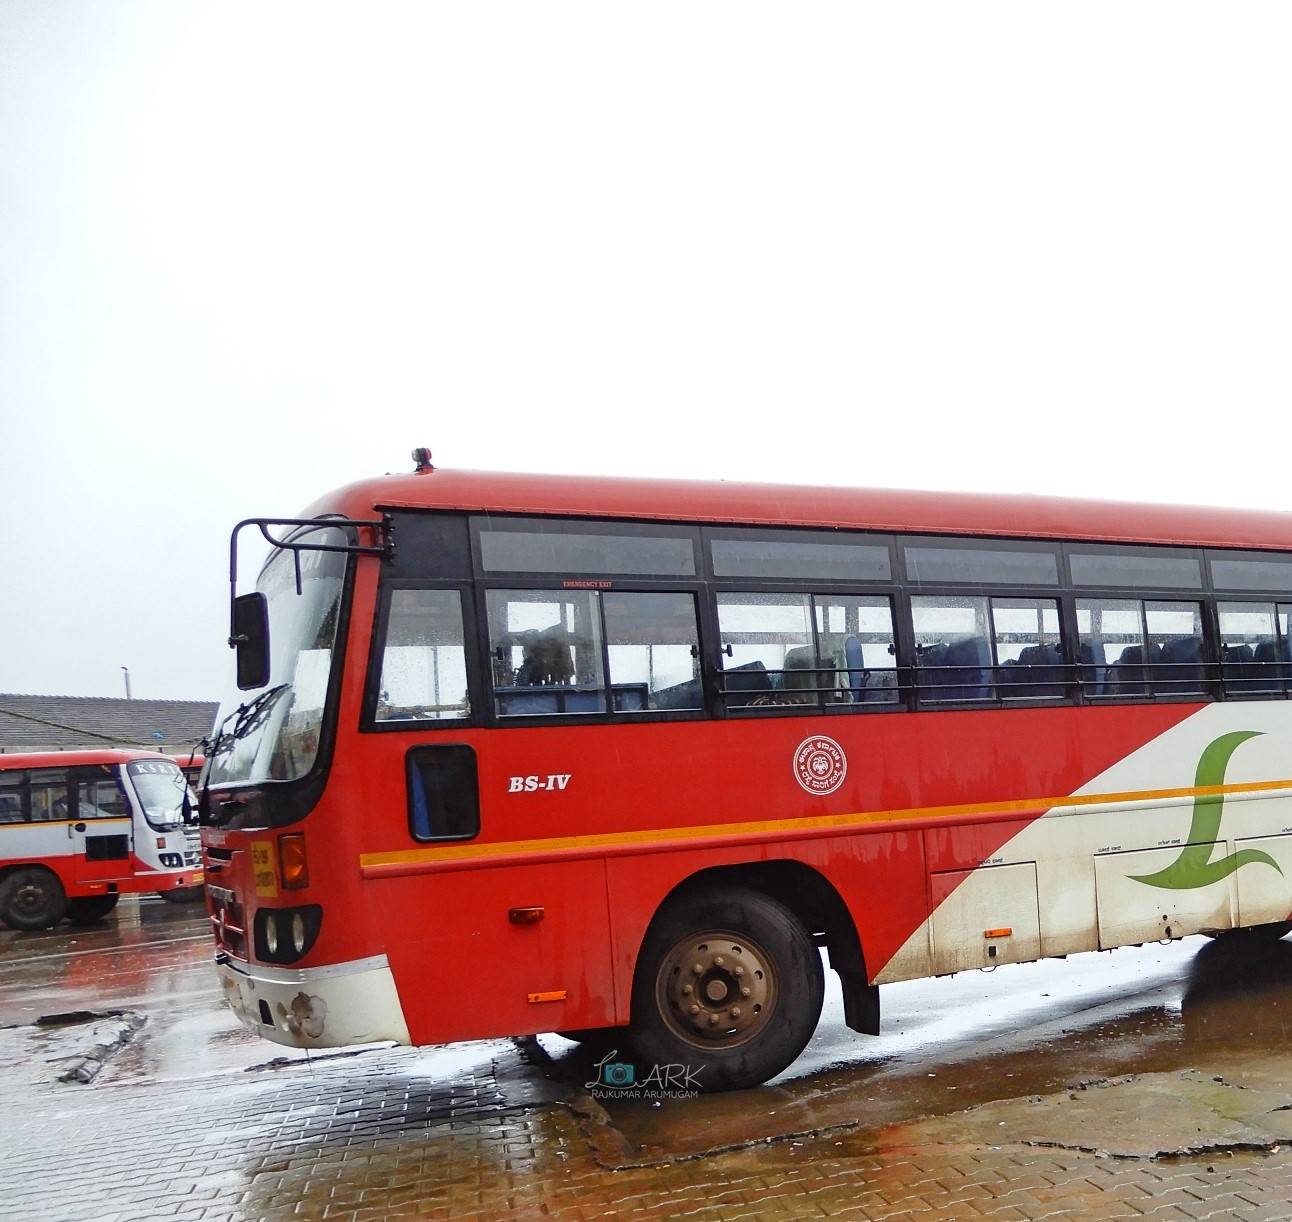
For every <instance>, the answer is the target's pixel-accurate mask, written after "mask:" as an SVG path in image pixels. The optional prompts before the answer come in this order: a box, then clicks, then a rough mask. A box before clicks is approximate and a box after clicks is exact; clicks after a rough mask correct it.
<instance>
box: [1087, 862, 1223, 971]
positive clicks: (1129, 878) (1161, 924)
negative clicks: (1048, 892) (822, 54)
mask: <svg viewBox="0 0 1292 1222" xmlns="http://www.w3.org/2000/svg"><path fill="white" fill-rule="evenodd" d="M1225 847H1226V846H1225V845H1224V844H1216V845H1212V846H1210V848H1211V856H1212V857H1213V858H1218V857H1223V856H1224V854H1225ZM1181 849H1182V846H1180V845H1173V846H1171V847H1170V848H1161V849H1145V850H1143V851H1142V852H1138V853H1103V854H1100V855H1099V856H1097V857H1096V858H1095V897H1096V902H1097V903H1098V905H1099V945H1100V947H1101V948H1103V949H1105V950H1107V949H1111V948H1112V947H1114V946H1126V945H1128V944H1130V943H1133V942H1153V941H1157V940H1159V939H1162V938H1181V937H1184V936H1185V935H1186V934H1191V933H1200V932H1201V931H1202V930H1212V929H1231V928H1233V924H1234V883H1233V875H1232V874H1231V875H1230V876H1229V877H1228V878H1223V879H1221V880H1220V881H1219V882H1214V883H1208V884H1207V885H1206V886H1202V887H1158V886H1153V885H1152V884H1150V883H1145V882H1140V881H1139V878H1138V877H1136V876H1144V875H1151V874H1155V873H1157V872H1158V871H1160V870H1164V869H1166V867H1167V866H1169V865H1171V863H1172V862H1174V861H1175V860H1176V859H1177V858H1178V857H1179V856H1180V853H1181Z"/></svg>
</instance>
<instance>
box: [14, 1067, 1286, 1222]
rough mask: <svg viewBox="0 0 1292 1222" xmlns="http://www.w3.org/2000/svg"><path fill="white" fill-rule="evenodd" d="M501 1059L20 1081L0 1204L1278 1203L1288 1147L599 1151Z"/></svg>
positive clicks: (101, 1207)
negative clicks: (1135, 1152) (464, 1066)
mask: <svg viewBox="0 0 1292 1222" xmlns="http://www.w3.org/2000/svg"><path fill="white" fill-rule="evenodd" d="M518 1064H519V1058H512V1057H509V1056H504V1057H500V1058H498V1059H496V1060H495V1061H494V1063H493V1064H492V1065H489V1066H487V1067H484V1068H480V1069H477V1070H475V1071H473V1072H470V1073H464V1074H462V1075H459V1076H457V1077H454V1078H452V1079H450V1080H434V1079H427V1078H425V1077H422V1076H419V1074H418V1073H417V1072H416V1069H417V1065H418V1062H417V1060H416V1058H415V1056H410V1055H409V1054H408V1053H405V1052H399V1051H392V1052H378V1053H373V1054H371V1055H370V1056H369V1057H367V1058H364V1059H362V1060H345V1061H336V1062H332V1063H327V1062H321V1063H318V1064H316V1065H314V1066H312V1067H303V1066H301V1067H294V1068H292V1069H291V1070H289V1071H284V1072H280V1073H272V1074H265V1073H261V1074H244V1075H241V1076H240V1077H238V1078H235V1079H232V1080H231V1079H229V1078H227V1077H225V1078H219V1079H217V1080H215V1081H212V1082H210V1083H208V1084H206V1085H203V1084H201V1083H193V1084H187V1085H185V1086H184V1087H183V1089H178V1090H177V1089H174V1086H173V1084H172V1085H170V1086H168V1085H166V1084H161V1083H145V1084H131V1085H107V1086H74V1085H69V1084H59V1083H51V1082H46V1083H43V1084H40V1085H38V1086H37V1087H35V1088H32V1087H31V1086H30V1085H27V1086H26V1087H24V1092H23V1094H24V1097H23V1100H22V1103H21V1107H20V1109H15V1107H14V1103H15V1100H13V1099H10V1100H7V1101H0V1102H3V1105H4V1112H5V1116H6V1123H5V1138H4V1158H3V1162H2V1163H0V1217H3V1218H14V1219H19V1218H21V1219H30V1218H56V1219H67V1220H69V1222H71V1220H74V1219H85V1220H87V1222H89V1220H95V1222H99V1220H102V1219H107V1218H121V1219H144V1218H169V1219H182V1220H185V1222H190V1220H196V1219H203V1220H206V1219H294V1220H298V1219H301V1218H327V1219H340V1220H349V1219H356V1220H357V1219H367V1218H373V1219H379V1218H396V1217H407V1218H422V1219H444V1220H446V1222H447V1220H449V1219H453V1222H459V1220H463V1219H494V1220H498V1222H503V1220H508V1219H517V1220H519V1219H531V1218H532V1219H550V1220H553V1222H566V1220H568V1222H574V1220H576V1219H579V1220H584V1219H598V1218H600V1219H611V1218H613V1219H653V1218H661V1217H671V1218H687V1219H695V1220H697V1222H708V1220H710V1219H711V1220H713V1222H736V1220H738V1219H742V1218H750V1219H754V1218H757V1219H781V1218H784V1219H797V1218H824V1217H829V1218H856V1219H884V1218H893V1219H899V1218H918V1219H922V1220H925V1222H935V1220H937V1219H966V1218H968V1219H972V1218H993V1219H1041V1218H1100V1219H1103V1218H1141V1217H1153V1218H1191V1219H1201V1218H1240V1219H1253V1220H1255V1219H1269V1218H1292V1205H1290V1204H1289V1202H1290V1201H1292V1149H1283V1148H1273V1149H1270V1150H1266V1151H1263V1152H1252V1151H1242V1150H1239V1151H1236V1152H1230V1153H1216V1154H1211V1155H1208V1156H1206V1157H1204V1158H1169V1159H1163V1158H1158V1159H1147V1158H1141V1159H1136V1158H1130V1159H1128V1158H1113V1157H1105V1156H1100V1155H1097V1154H1092V1153H1087V1152H1083V1151H1079V1150H1066V1149H1057V1148H1050V1147H1042V1148H1038V1147H1035V1146H1031V1145H1028V1144H1025V1143H1020V1142H1012V1143H1010V1144H1003V1145H995V1144H991V1142H990V1134H988V1133H986V1132H983V1133H980V1134H975V1131H974V1121H973V1117H972V1114H970V1113H962V1114H959V1115H951V1116H947V1117H943V1118H940V1119H935V1120H931V1121H923V1122H921V1123H920V1124H918V1125H915V1126H911V1127H909V1128H897V1129H891V1130H885V1131H881V1132H880V1133H878V1134H877V1133H874V1132H869V1133H866V1132H860V1131H859V1132H855V1133H839V1132H837V1131H836V1132H831V1133H828V1134H823V1135H819V1136H811V1135H800V1136H795V1137H787V1138H785V1139H782V1140H777V1141H770V1142H769V1141H760V1142H758V1143H756V1144H754V1145H751V1146H749V1147H747V1148H742V1149H736V1150H729V1151H727V1152H725V1153H719V1154H713V1155H708V1156H699V1157H692V1158H688V1159H684V1160H680V1161H676V1162H669V1161H667V1160H664V1161H660V1162H658V1163H655V1164H654V1165H650V1166H645V1167H629V1168H625V1169H618V1170H616V1169H614V1168H611V1167H607V1166H605V1165H603V1164H602V1162H601V1161H599V1159H598V1157H597V1154H596V1149H597V1133H596V1131H595V1130H596V1129H597V1127H598V1126H597V1125H596V1124H593V1123H590V1122H589V1121H588V1120H587V1119H586V1118H585V1117H582V1116H580V1115H579V1114H577V1113H576V1111H574V1110H572V1109H571V1108H570V1107H568V1106H567V1105H566V1104H565V1103H563V1102H561V1101H560V1100H559V1099H556V1098H555V1097H554V1096H555V1095H557V1094H558V1093H560V1092H559V1091H558V1090H557V1089H556V1088H554V1087H551V1086H550V1084H544V1083H543V1082H542V1075H541V1072H539V1071H538V1070H533V1071H532V1072H531V1079H532V1080H531V1081H529V1083H528V1085H527V1086H526V1088H525V1089H524V1090H520V1091H518V1092H514V1093H513V1091H512V1089H511V1088H512V1087H514V1086H515V1084H516V1083H517V1082H518V1081H521V1082H524V1081H525V1079H524V1078H523V1075H522V1076H521V1077H519V1078H518V1076H517V1074H518ZM514 1099H516V1100H519V1101H513V1100H514ZM993 1114H994V1113H993ZM982 1123H983V1124H988V1123H995V1122H988V1121H986V1120H984V1121H983V1122H982ZM910 1138H915V1139H916V1140H908V1139H910ZM975 1138H976V1139H975Z"/></svg>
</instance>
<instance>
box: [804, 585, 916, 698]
mask: <svg viewBox="0 0 1292 1222" xmlns="http://www.w3.org/2000/svg"><path fill="white" fill-rule="evenodd" d="M812 603H813V610H814V612H815V615H816V635H817V649H818V657H819V659H820V662H819V664H820V665H821V666H822V667H824V668H826V669H825V671H824V676H823V677H824V678H837V682H838V687H839V690H837V691H836V692H834V693H824V694H825V695H827V697H833V698H834V699H836V700H843V701H847V702H850V703H852V704H892V703H894V702H895V701H896V700H897V645H896V641H895V638H894V636H893V608H892V606H891V605H890V604H889V601H888V599H887V598H865V597H861V598H855V597H847V596H843V595H834V594H818V595H816V596H814V598H813V600H812Z"/></svg>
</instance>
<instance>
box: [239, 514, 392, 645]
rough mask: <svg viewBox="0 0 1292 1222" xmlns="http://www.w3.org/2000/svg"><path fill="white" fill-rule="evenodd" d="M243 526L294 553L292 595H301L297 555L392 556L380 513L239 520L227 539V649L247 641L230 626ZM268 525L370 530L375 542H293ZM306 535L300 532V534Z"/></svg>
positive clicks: (386, 519)
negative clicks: (239, 543)
mask: <svg viewBox="0 0 1292 1222" xmlns="http://www.w3.org/2000/svg"><path fill="white" fill-rule="evenodd" d="M246 526H254V527H256V528H257V529H258V530H259V531H260V533H261V534H262V535H263V536H264V538H265V540H266V542H267V543H268V544H269V545H270V547H273V548H280V549H282V550H284V551H289V552H292V553H294V555H293V557H292V559H293V563H294V564H295V570H296V593H297V594H300V593H301V588H302V587H301V552H343V553H345V554H346V555H352V556H380V557H381V558H382V559H383V560H393V559H394V556H395V526H394V523H393V521H392V520H391V517H390V514H388V513H383V514H382V515H381V517H380V518H371V519H368V518H243V520H242V521H241V522H239V523H238V524H237V525H236V526H235V527H234V528H233V533H232V534H231V535H230V536H229V647H230V648H231V649H236V648H237V646H238V645H239V644H241V643H242V642H244V641H245V640H247V637H246V636H245V634H239V633H238V632H237V631H236V628H235V627H234V618H233V617H234V612H233V604H234V602H235V601H236V600H237V597H238V535H239V533H240V532H241V531H242V529H243V528H244V527H246ZM271 526H286V527H293V528H294V527H302V526H307V527H312V528H313V529H314V530H327V529H328V528H329V527H333V526H348V527H352V528H354V529H355V530H370V531H372V535H373V538H374V539H375V540H377V542H375V543H372V544H361V543H341V544H337V543H309V542H304V541H302V540H301V538H300V537H299V536H298V537H297V538H294V539H280V538H276V537H275V536H274V535H272V534H270V529H269V528H270V527H271ZM309 533H310V532H309V531H308V530H307V531H302V532H301V534H309Z"/></svg>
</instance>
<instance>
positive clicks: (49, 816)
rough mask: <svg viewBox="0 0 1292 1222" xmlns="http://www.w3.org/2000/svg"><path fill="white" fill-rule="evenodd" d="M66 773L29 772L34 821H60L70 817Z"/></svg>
mask: <svg viewBox="0 0 1292 1222" xmlns="http://www.w3.org/2000/svg"><path fill="white" fill-rule="evenodd" d="M67 791H68V784H67V773H66V772H62V771H61V770H60V771H57V772H33V773H32V774H31V817H32V821H33V822H35V823H61V822H65V821H66V820H68V819H70V818H71V811H70V809H69V805H68V793H67Z"/></svg>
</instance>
